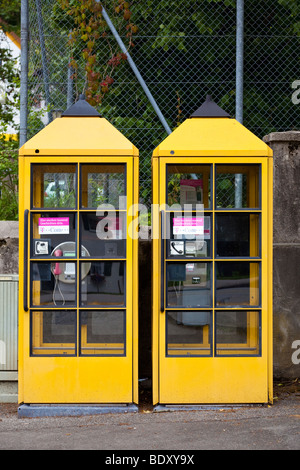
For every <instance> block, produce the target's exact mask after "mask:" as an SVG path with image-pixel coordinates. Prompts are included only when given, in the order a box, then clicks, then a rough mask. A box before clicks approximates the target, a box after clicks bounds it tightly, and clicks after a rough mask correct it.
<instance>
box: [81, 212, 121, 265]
mask: <svg viewBox="0 0 300 470" xmlns="http://www.w3.org/2000/svg"><path fill="white" fill-rule="evenodd" d="M125 224H126V217H125V215H124V214H122V213H115V212H113V213H106V214H105V215H104V216H97V215H96V214H95V213H94V212H83V213H81V214H80V234H81V250H82V255H81V256H82V257H92V258H119V257H125V253H126V239H125V234H126V230H125V228H126V225H125Z"/></svg>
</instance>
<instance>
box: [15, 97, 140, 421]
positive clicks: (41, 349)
mask: <svg viewBox="0 0 300 470" xmlns="http://www.w3.org/2000/svg"><path fill="white" fill-rule="evenodd" d="M19 155H20V156H19V175H20V176H19V181H20V292H21V293H22V295H20V300H19V403H20V406H19V414H20V415H21V416H36V415H38V416H41V413H42V414H43V415H45V413H46V414H47V413H52V414H53V413H54V414H55V413H61V412H62V408H61V407H64V406H65V407H66V408H64V410H65V411H66V413H70V412H71V413H80V412H81V411H80V410H82V409H83V408H82V407H83V406H84V405H85V406H90V405H92V408H91V410H90V412H92V413H96V412H101V411H103V409H104V408H103V407H104V406H107V407H108V410H109V411H114V410H119V411H136V409H137V408H136V407H137V403H138V375H137V374H138V358H137V354H138V351H137V347H138V339H137V331H138V312H137V306H138V300H137V295H138V287H137V279H138V275H137V270H138V268H137V266H138V265H137V251H138V250H137V239H136V237H134V236H133V234H132V233H131V232H132V229H131V226H132V224H131V222H132V218H133V216H131V215H130V211H129V207H131V205H133V204H136V203H137V202H138V150H137V149H136V148H135V147H134V145H133V144H131V142H130V141H129V140H128V139H127V138H125V137H124V136H123V135H122V134H121V133H120V132H119V131H118V130H117V129H116V128H114V127H113V126H112V125H111V124H110V123H109V122H108V121H107V120H106V119H104V118H102V117H101V116H100V115H99V113H98V112H97V111H96V110H95V109H94V108H92V107H91V106H90V105H89V104H88V103H87V102H86V101H85V99H84V97H81V98H80V99H79V100H78V101H77V102H76V103H75V104H74V105H73V106H71V107H70V108H69V109H68V110H67V111H65V112H64V113H63V115H62V117H61V118H57V119H55V120H54V121H53V122H51V123H50V124H48V125H47V126H46V127H45V128H44V129H43V130H42V131H40V132H39V133H37V134H36V135H35V136H34V137H32V138H31V139H30V140H29V141H28V142H26V143H25V144H24V145H23V146H22V147H21V149H20V152H19Z"/></svg>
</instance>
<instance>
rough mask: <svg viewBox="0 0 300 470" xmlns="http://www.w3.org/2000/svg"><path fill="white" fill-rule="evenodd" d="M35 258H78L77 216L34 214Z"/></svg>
mask: <svg viewBox="0 0 300 470" xmlns="http://www.w3.org/2000/svg"><path fill="white" fill-rule="evenodd" d="M31 217H32V234H33V240H32V246H31V254H32V256H33V257H39V258H45V257H48V256H57V257H60V256H67V257H71V258H72V257H73V258H75V257H76V253H77V248H76V215H75V214H72V213H70V212H69V213H68V212H59V213H58V212H57V213H56V212H43V213H32V214H31Z"/></svg>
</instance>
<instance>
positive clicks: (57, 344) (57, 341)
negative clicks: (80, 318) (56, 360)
mask: <svg viewBox="0 0 300 470" xmlns="http://www.w3.org/2000/svg"><path fill="white" fill-rule="evenodd" d="M76 321H77V315H76V311H73V310H43V311H32V312H31V325H32V326H31V354H32V355H33V356H43V355H47V356H60V355H63V356H70V355H71V356H74V355H75V354H76Z"/></svg>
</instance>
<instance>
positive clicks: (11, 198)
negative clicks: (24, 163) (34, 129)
mask: <svg viewBox="0 0 300 470" xmlns="http://www.w3.org/2000/svg"><path fill="white" fill-rule="evenodd" d="M0 220H18V140H15V139H13V138H11V137H10V138H9V139H8V140H7V138H6V137H5V136H4V135H0Z"/></svg>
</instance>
